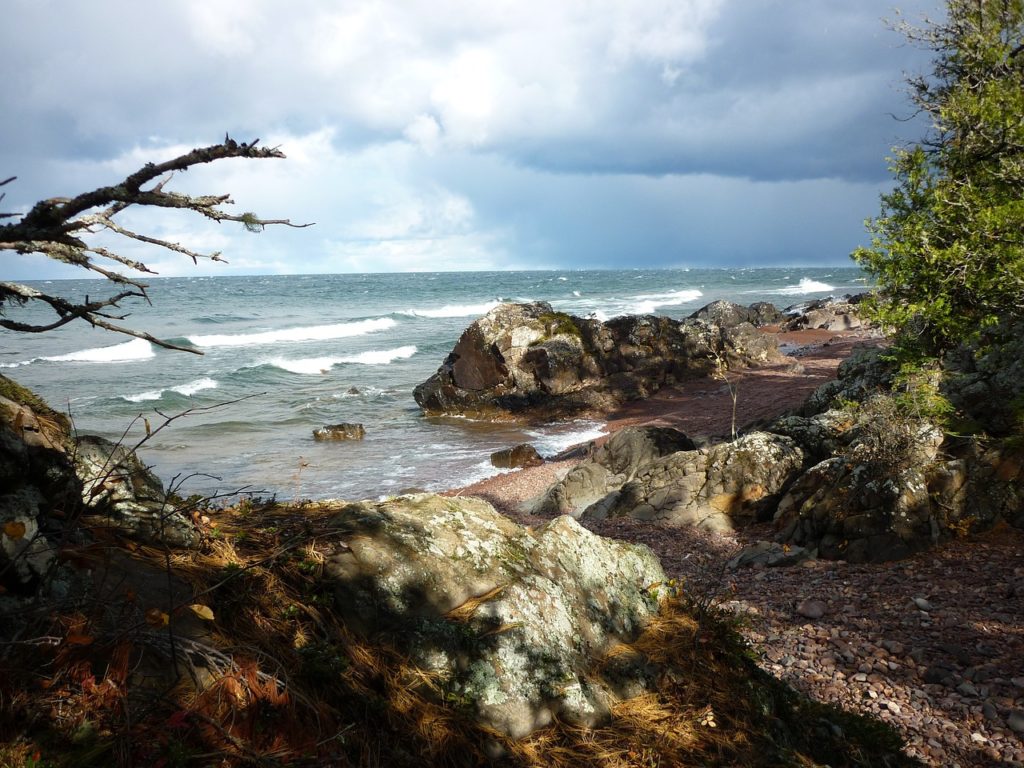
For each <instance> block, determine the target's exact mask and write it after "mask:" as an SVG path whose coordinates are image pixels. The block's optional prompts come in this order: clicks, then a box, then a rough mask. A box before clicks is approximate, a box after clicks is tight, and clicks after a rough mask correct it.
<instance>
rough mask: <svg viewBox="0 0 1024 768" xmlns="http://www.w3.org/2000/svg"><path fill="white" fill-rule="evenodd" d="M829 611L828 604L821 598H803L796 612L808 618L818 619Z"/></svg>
mask: <svg viewBox="0 0 1024 768" xmlns="http://www.w3.org/2000/svg"><path fill="white" fill-rule="evenodd" d="M827 611H828V606H827V605H825V603H824V602H823V601H821V600H810V599H808V600H801V601H800V602H799V603H798V604H797V606H796V612H797V613H799V614H800V615H801V616H803V617H804V618H806V619H811V620H812V621H817V620H818V619H820V618H821V617H822V616H824V615H825V613H826V612H827Z"/></svg>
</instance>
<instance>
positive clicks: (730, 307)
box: [690, 300, 786, 328]
mask: <svg viewBox="0 0 1024 768" xmlns="http://www.w3.org/2000/svg"><path fill="white" fill-rule="evenodd" d="M690 319H692V320H704V321H705V322H708V323H711V324H712V325H720V326H724V327H732V326H736V325H741V324H742V323H750V324H751V325H752V326H754V327H755V328H761V327H762V326H765V325H773V324H775V323H781V322H783V321H784V320H785V319H786V316H785V315H784V314H783V313H782V312H781V311H779V309H778V308H777V307H776V306H775V305H774V304H770V303H769V302H767V301H758V302H755V303H754V304H751V305H750V306H747V307H745V306H743V305H742V304H734V303H733V302H731V301H723V300H718V301H713V302H711V303H710V304H705V305H704V306H703V307H701V308H700V309H698V310H697V311H696V312H694V313H693V314H692V315H690Z"/></svg>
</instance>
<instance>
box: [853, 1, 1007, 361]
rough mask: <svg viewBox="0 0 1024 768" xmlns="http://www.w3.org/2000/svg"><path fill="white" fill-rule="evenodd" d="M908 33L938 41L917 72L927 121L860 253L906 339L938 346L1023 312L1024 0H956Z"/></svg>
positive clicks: (924, 347)
mask: <svg viewBox="0 0 1024 768" xmlns="http://www.w3.org/2000/svg"><path fill="white" fill-rule="evenodd" d="M905 32H906V33H907V34H908V36H909V37H910V39H911V40H913V41H914V42H917V43H920V44H923V45H926V46H927V47H929V48H930V49H932V50H933V51H934V52H935V58H934V60H933V67H932V71H931V72H930V73H929V74H928V75H924V76H921V77H918V78H914V79H912V80H910V87H911V96H912V99H913V102H914V104H915V105H916V107H917V108H918V109H919V110H920V111H921V112H923V113H924V114H925V115H926V116H927V117H928V118H929V119H930V121H931V128H930V131H929V134H928V135H927V136H926V137H924V139H923V140H922V141H921V142H920V143H919V144H918V145H916V146H914V147H912V148H904V149H899V150H896V151H895V158H894V159H893V167H892V170H893V172H894V174H895V177H896V186H895V188H894V189H893V191H892V192H891V193H889V194H886V195H883V196H882V212H881V215H880V216H879V217H878V218H877V219H874V220H872V221H869V222H868V227H869V229H870V230H871V231H872V234H873V241H872V245H871V247H870V248H861V249H859V250H858V251H856V252H855V253H854V254H853V257H854V259H856V260H857V261H858V262H859V263H860V264H861V265H862V266H864V267H865V268H866V269H867V270H868V271H869V272H871V273H872V274H873V275H874V276H875V277H876V278H877V280H878V283H879V285H880V287H881V289H882V293H881V296H880V297H879V299H878V300H877V303H876V309H877V315H878V319H880V320H881V321H882V322H884V323H885V324H887V325H890V326H894V327H895V328H897V329H898V331H899V334H898V340H899V342H900V344H901V346H902V347H903V348H904V349H905V350H908V351H911V350H912V351H916V352H919V353H925V354H939V355H941V353H942V352H943V351H944V350H946V349H948V348H950V347H951V346H953V345H955V344H957V343H958V342H960V341H963V340H967V339H970V338H971V337H972V336H974V335H975V334H977V333H978V332H979V331H980V330H981V329H983V328H985V327H987V326H991V325H993V324H995V323H997V322H999V321H1000V320H1002V319H1019V318H1022V317H1024V0H949V8H948V16H947V19H946V20H945V21H944V22H941V23H932V24H930V25H929V26H928V27H927V28H925V29H911V28H909V27H907V28H905Z"/></svg>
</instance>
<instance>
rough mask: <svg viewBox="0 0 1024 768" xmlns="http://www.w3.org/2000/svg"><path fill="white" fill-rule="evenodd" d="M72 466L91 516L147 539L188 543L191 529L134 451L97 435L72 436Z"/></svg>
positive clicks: (92, 519) (96, 521) (97, 521)
mask: <svg viewBox="0 0 1024 768" xmlns="http://www.w3.org/2000/svg"><path fill="white" fill-rule="evenodd" d="M74 462H75V472H76V473H77V475H78V477H79V479H80V481H81V483H82V503H83V505H84V506H85V510H86V513H87V516H88V517H89V518H90V522H91V523H92V524H94V525H97V526H101V527H111V528H115V529H117V530H118V531H120V532H122V533H125V534H127V535H129V536H131V537H133V538H135V539H138V540H140V541H144V542H147V543H151V544H169V545H172V546H176V547H189V546H191V545H192V544H193V543H194V540H195V529H194V527H193V525H192V523H191V521H189V520H187V519H186V518H185V517H184V515H182V514H181V513H180V512H179V511H178V510H177V509H176V508H175V506H174V504H173V503H171V501H170V500H169V499H168V498H167V495H166V493H165V492H164V486H163V483H161V482H160V479H159V478H158V477H157V476H156V475H154V474H153V473H152V472H150V471H149V468H148V467H146V466H145V465H144V464H143V463H142V462H141V461H139V459H138V457H137V456H136V455H135V453H134V452H133V451H131V450H129V449H127V448H125V447H124V446H123V445H117V444H115V443H112V442H110V441H109V440H106V439H104V438H102V437H96V436H93V435H85V436H82V437H80V438H78V440H77V444H76V449H75V455H74Z"/></svg>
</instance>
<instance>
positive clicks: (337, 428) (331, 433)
mask: <svg viewBox="0 0 1024 768" xmlns="http://www.w3.org/2000/svg"><path fill="white" fill-rule="evenodd" d="M364 437H366V430H365V429H364V428H363V425H362V424H349V423H347V422H343V423H341V424H326V425H324V426H322V427H319V428H318V429H314V430H313V439H314V440H317V441H326V440H362V439H363V438H364Z"/></svg>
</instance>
